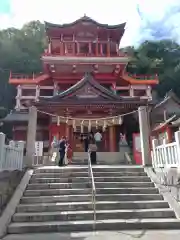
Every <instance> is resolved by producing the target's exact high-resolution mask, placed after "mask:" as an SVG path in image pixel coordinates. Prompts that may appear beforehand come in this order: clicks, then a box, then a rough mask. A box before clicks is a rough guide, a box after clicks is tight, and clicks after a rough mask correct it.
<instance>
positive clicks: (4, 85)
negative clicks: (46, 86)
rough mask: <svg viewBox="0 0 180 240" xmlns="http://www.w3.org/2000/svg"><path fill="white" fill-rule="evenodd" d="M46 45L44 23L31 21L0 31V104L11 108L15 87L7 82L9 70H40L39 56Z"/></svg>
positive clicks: (29, 72)
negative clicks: (20, 27)
mask: <svg viewBox="0 0 180 240" xmlns="http://www.w3.org/2000/svg"><path fill="white" fill-rule="evenodd" d="M45 46H46V38H45V31H44V24H42V23H41V22H39V21H32V22H30V23H28V24H25V25H24V26H23V27H22V29H20V30H19V29H15V28H8V29H6V30H2V31H0V79H1V81H0V106H4V107H5V108H7V109H12V108H13V105H14V102H15V98H14V97H15V88H14V87H13V86H10V85H9V84H8V80H9V74H10V70H11V71H12V72H15V73H24V74H32V73H33V72H34V73H38V72H40V71H41V61H40V57H41V54H42V53H43V51H44V48H45Z"/></svg>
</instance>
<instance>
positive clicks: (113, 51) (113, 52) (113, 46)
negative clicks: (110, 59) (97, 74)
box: [110, 42, 117, 56]
mask: <svg viewBox="0 0 180 240" xmlns="http://www.w3.org/2000/svg"><path fill="white" fill-rule="evenodd" d="M110 54H111V56H117V49H116V43H115V42H110Z"/></svg>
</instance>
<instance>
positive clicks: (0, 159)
mask: <svg viewBox="0 0 180 240" xmlns="http://www.w3.org/2000/svg"><path fill="white" fill-rule="evenodd" d="M4 145H5V134H4V133H2V132H1V133H0V170H1V169H2V168H3V165H4Z"/></svg>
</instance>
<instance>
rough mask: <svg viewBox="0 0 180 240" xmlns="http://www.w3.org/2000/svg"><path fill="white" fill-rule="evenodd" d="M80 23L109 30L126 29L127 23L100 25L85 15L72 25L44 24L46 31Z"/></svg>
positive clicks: (71, 24) (70, 24)
mask: <svg viewBox="0 0 180 240" xmlns="http://www.w3.org/2000/svg"><path fill="white" fill-rule="evenodd" d="M80 22H90V23H94V24H95V25H97V26H99V27H102V28H107V29H117V28H122V29H124V28H125V25H126V22H124V23H120V24H115V25H109V24H103V23H99V22H97V21H95V20H94V19H92V18H90V17H88V16H86V15H84V16H83V17H81V18H79V19H77V20H75V21H74V22H71V23H64V24H54V23H50V22H46V21H45V22H44V23H45V29H48V28H66V27H71V26H73V25H76V24H78V23H80Z"/></svg>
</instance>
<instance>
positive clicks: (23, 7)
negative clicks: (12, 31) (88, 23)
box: [0, 0, 180, 46]
mask: <svg viewBox="0 0 180 240" xmlns="http://www.w3.org/2000/svg"><path fill="white" fill-rule="evenodd" d="M178 3H179V4H180V0H162V1H157V0H106V1H105V0H91V1H89V0H51V1H48V0H0V28H1V29H3V28H7V27H18V28H19V27H22V25H23V24H24V23H26V22H28V21H31V20H40V21H50V22H53V23H66V22H71V21H74V20H76V19H77V18H79V17H81V16H83V15H84V14H86V15H88V16H89V17H91V18H94V19H95V20H96V21H98V22H101V23H108V24H117V23H121V22H124V21H126V22H127V27H126V28H127V29H126V33H125V35H124V37H123V40H122V45H123V46H124V45H131V44H134V43H135V42H137V41H138V39H139V38H141V37H142V36H143V38H145V39H146V38H150V37H151V35H152V33H151V31H152V29H148V28H149V27H151V28H152V27H153V28H156V27H157V25H158V24H159V25H158V27H159V28H157V29H156V31H155V32H157V34H158V32H159V31H160V32H162V33H163V34H164V29H163V31H162V29H160V27H161V28H162V27H163V28H164V27H166V26H165V25H167V23H166V24H165V20H164V19H163V17H164V16H165V15H166V13H167V12H168V10H169V9H171V7H172V6H173V4H174V5H175V4H176V5H177V4H178ZM137 6H139V7H140V12H141V13H142V15H141V17H140V16H139V14H138V11H137ZM168 14H169V13H168ZM179 17H180V15H179ZM179 17H178V21H177V20H176V19H175V18H174V17H170V19H171V20H168V21H173V24H176V23H178V22H179ZM173 18H174V19H173ZM165 19H167V17H166V18H165ZM152 23H155V24H154V25H153V24H152ZM163 24H164V26H162V25H163ZM150 25H151V26H150ZM177 27H179V26H177ZM165 30H166V29H165ZM179 32H180V31H179Z"/></svg>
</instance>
